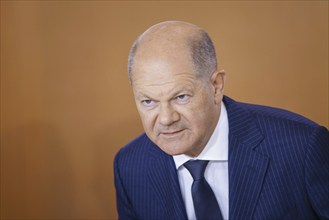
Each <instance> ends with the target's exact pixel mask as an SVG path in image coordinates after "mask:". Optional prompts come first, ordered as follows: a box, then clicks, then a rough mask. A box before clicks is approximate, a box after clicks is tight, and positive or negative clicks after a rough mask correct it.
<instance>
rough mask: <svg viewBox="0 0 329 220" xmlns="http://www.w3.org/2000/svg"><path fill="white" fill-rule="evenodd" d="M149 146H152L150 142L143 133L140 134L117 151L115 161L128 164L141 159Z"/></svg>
mask: <svg viewBox="0 0 329 220" xmlns="http://www.w3.org/2000/svg"><path fill="white" fill-rule="evenodd" d="M151 145H153V143H152V142H151V140H150V139H149V138H148V137H147V136H146V134H145V133H142V134H141V135H139V136H138V137H136V138H135V139H133V140H132V141H130V142H129V143H128V144H126V145H125V146H124V147H122V148H121V149H120V150H119V151H118V153H117V154H116V156H115V161H117V162H119V161H120V162H129V160H130V161H133V160H140V159H143V157H145V156H146V152H147V151H148V149H149V147H150V146H151ZM126 160H128V161H126Z"/></svg>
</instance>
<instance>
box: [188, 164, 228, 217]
mask: <svg viewBox="0 0 329 220" xmlns="http://www.w3.org/2000/svg"><path fill="white" fill-rule="evenodd" d="M208 162H209V161H208V160H189V161H187V162H186V163H185V164H184V166H185V167H186V168H187V169H188V171H189V172H190V173H191V175H192V177H193V180H194V181H193V183H192V198H193V204H194V210H195V216H196V218H197V220H208V219H214V220H215V219H216V220H221V219H223V217H222V214H221V211H220V208H219V205H218V203H217V200H216V197H215V194H214V192H213V191H212V190H211V187H210V186H209V184H208V183H207V181H206V179H205V178H204V171H205V169H206V167H207V164H208Z"/></svg>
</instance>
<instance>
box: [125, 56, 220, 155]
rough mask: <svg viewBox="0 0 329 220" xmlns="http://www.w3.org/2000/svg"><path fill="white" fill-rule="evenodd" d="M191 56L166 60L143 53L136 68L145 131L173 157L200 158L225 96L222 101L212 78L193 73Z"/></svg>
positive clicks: (137, 97) (135, 89)
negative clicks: (181, 155)
mask: <svg viewBox="0 0 329 220" xmlns="http://www.w3.org/2000/svg"><path fill="white" fill-rule="evenodd" d="M188 57H189V56H188V54H187V53H186V52H182V51H181V52H178V53H177V54H176V55H172V56H165V57H159V56H158V57H156V56H144V55H143V54H141V55H139V57H138V58H137V57H136V58H135V59H136V62H135V64H134V67H133V75H132V85H133V92H134V96H135V101H136V105H137V109H138V111H139V114H140V117H141V121H142V124H143V127H144V130H145V132H146V134H147V135H148V137H149V138H150V139H151V140H152V141H153V142H154V143H155V144H156V145H157V146H159V147H160V148H161V149H162V150H163V151H164V152H166V153H167V154H169V155H178V154H187V155H190V156H197V155H198V154H199V153H200V152H201V151H202V150H203V148H204V147H205V145H206V144H207V142H208V140H209V138H210V136H211V135H212V133H213V130H214V129H215V127H216V125H217V122H218V117H219V112H220V100H221V99H222V94H219V96H220V98H218V94H217V95H216V89H215V85H214V82H212V80H211V79H209V81H206V80H202V79H200V78H198V77H196V76H195V75H194V74H193V64H192V63H191V62H190V61H189V59H188ZM216 83H218V82H216ZM216 96H217V97H216Z"/></svg>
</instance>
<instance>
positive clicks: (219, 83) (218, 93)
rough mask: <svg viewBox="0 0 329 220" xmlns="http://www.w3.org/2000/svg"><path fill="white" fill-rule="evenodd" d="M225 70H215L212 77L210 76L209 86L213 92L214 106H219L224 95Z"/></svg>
mask: <svg viewBox="0 0 329 220" xmlns="http://www.w3.org/2000/svg"><path fill="white" fill-rule="evenodd" d="M225 76H226V73H225V70H220V71H218V70H216V71H215V72H214V73H213V74H212V75H211V79H210V80H211V85H212V87H213V91H214V99H215V103H216V104H220V103H221V101H222V99H223V95H224V84H225Z"/></svg>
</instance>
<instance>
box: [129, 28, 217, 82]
mask: <svg viewBox="0 0 329 220" xmlns="http://www.w3.org/2000/svg"><path fill="white" fill-rule="evenodd" d="M141 37H142V35H141V36H139V37H138V38H137V40H136V41H135V42H134V44H133V45H132V47H131V49H130V52H129V56H128V77H129V81H130V83H131V84H132V68H133V65H134V57H135V54H136V51H137V49H138V46H139V43H140V39H141ZM186 43H187V46H188V48H189V49H190V53H191V58H192V62H193V64H194V66H195V74H196V75H197V76H198V77H201V78H203V79H209V78H210V76H211V74H212V73H213V72H214V71H215V70H216V69H217V57H216V50H215V46H214V44H213V42H212V40H211V38H210V37H209V35H208V33H207V32H205V31H204V30H203V29H201V28H200V29H199V36H198V37H190V38H188V40H187V42H186Z"/></svg>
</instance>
